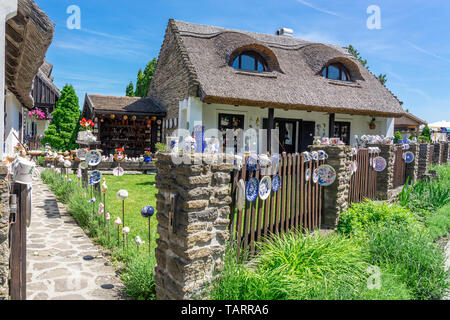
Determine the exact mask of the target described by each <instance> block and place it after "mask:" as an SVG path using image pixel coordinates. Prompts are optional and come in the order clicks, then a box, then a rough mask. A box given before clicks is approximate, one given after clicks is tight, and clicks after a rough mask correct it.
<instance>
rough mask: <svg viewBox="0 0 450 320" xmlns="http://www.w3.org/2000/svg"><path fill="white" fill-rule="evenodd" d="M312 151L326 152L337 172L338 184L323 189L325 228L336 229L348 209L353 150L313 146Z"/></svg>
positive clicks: (345, 147)
mask: <svg viewBox="0 0 450 320" xmlns="http://www.w3.org/2000/svg"><path fill="white" fill-rule="evenodd" d="M310 148H311V150H312V151H317V150H324V151H325V152H326V153H327V154H328V160H327V164H329V165H330V166H332V167H333V168H334V170H336V173H337V178H336V182H335V183H333V184H332V185H331V186H328V187H326V188H323V193H324V201H323V204H322V208H323V211H322V214H323V219H324V221H323V227H324V228H326V229H336V227H337V225H338V223H339V217H340V215H341V213H342V212H343V211H345V210H347V209H348V206H349V203H348V194H349V189H350V179H351V173H350V162H351V156H352V148H351V147H349V146H311V147H310Z"/></svg>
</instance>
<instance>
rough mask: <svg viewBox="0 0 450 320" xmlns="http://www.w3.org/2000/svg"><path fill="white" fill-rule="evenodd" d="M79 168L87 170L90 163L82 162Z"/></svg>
mask: <svg viewBox="0 0 450 320" xmlns="http://www.w3.org/2000/svg"><path fill="white" fill-rule="evenodd" d="M78 168H80V169H81V170H85V169H87V168H88V164H87V163H86V162H85V161H83V162H80V164H79V165H78Z"/></svg>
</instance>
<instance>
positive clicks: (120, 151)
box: [114, 148, 125, 162]
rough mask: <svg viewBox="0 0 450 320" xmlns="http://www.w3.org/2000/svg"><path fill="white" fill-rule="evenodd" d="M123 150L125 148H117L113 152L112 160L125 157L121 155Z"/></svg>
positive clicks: (120, 160)
mask: <svg viewBox="0 0 450 320" xmlns="http://www.w3.org/2000/svg"><path fill="white" fill-rule="evenodd" d="M124 152H125V149H123V148H117V149H116V153H115V154H114V161H116V162H122V161H123V160H124V159H125V157H124V155H123V153H124Z"/></svg>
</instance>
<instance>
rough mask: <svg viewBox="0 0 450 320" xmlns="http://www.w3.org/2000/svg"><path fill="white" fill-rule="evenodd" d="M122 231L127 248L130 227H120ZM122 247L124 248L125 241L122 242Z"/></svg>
mask: <svg viewBox="0 0 450 320" xmlns="http://www.w3.org/2000/svg"><path fill="white" fill-rule="evenodd" d="M122 233H123V235H124V236H125V239H126V242H127V250H128V234H129V233H130V228H129V227H124V228H123V229H122ZM123 249H124V250H125V242H124V243H123Z"/></svg>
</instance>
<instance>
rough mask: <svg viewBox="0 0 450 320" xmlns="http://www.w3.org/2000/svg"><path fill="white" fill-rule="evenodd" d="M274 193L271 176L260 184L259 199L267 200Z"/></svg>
mask: <svg viewBox="0 0 450 320" xmlns="http://www.w3.org/2000/svg"><path fill="white" fill-rule="evenodd" d="M271 191H272V179H271V178H270V177H269V176H265V177H264V178H262V179H261V182H260V183H259V198H260V199H261V200H266V199H267V198H268V197H269V196H270V192H271Z"/></svg>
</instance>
